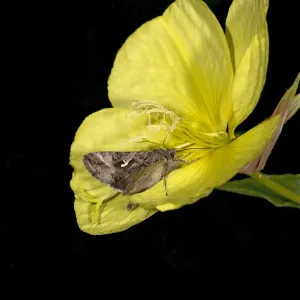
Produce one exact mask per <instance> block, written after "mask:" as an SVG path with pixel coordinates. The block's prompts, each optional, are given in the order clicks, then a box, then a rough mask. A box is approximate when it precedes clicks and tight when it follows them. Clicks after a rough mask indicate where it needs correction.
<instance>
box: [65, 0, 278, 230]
mask: <svg viewBox="0 0 300 300" xmlns="http://www.w3.org/2000/svg"><path fill="white" fill-rule="evenodd" d="M267 9H268V1H267V0H234V1H233V3H232V5H231V7H230V10H229V13H228V16H227V20H226V34H224V32H223V30H222V28H221V26H220V24H219V23H218V21H217V19H216V18H215V16H214V15H213V13H212V12H211V11H210V9H209V8H208V6H207V5H206V4H205V3H204V2H203V1H200V0H177V1H175V2H174V3H172V4H171V5H170V6H169V7H168V8H167V9H166V11H165V12H164V14H163V15H162V16H159V17H157V18H155V19H153V20H151V21H149V22H147V23H145V24H143V25H142V26H141V27H140V28H138V29H137V30H136V31H135V32H134V33H133V34H132V35H131V36H130V37H129V38H128V39H127V40H126V42H125V43H124V45H123V46H122V48H121V49H120V50H119V52H118V54H117V56H116V60H115V62H114V66H113V69H112V72H111V75H110V77H109V81H108V92H109V99H110V101H111V103H112V105H113V107H114V108H110V109H103V110H100V111H98V112H96V113H94V114H92V115H90V116H88V117H87V118H86V119H85V120H84V122H83V123H82V125H81V126H80V128H79V129H78V132H77V133H76V136H75V140H74V142H73V144H72V147H71V156H70V163H71V165H72V166H73V168H74V173H73V178H72V181H71V187H72V189H73V191H74V193H75V212H76V217H77V222H78V225H79V227H80V228H81V229H82V230H83V231H85V232H88V233H90V234H107V233H113V232H118V231H122V230H125V229H127V228H129V227H131V226H133V225H135V224H137V223H139V222H141V221H143V220H145V219H146V218H147V217H149V216H151V215H153V214H154V213H155V212H156V211H157V210H160V211H166V210H171V209H177V208H179V207H181V206H183V205H186V204H192V203H194V202H196V201H197V200H198V199H200V198H203V197H206V196H208V195H209V194H210V193H211V191H212V190H213V189H214V188H215V187H217V186H219V185H222V184H224V183H225V182H226V181H228V180H230V179H231V178H232V177H233V176H234V175H236V174H237V173H238V172H239V170H240V169H242V167H243V166H245V165H246V164H247V163H249V161H251V160H253V159H255V158H256V157H257V156H259V154H261V153H262V151H263V149H264V148H265V146H266V145H267V143H268V142H269V140H270V138H271V136H272V134H273V133H274V131H275V129H276V126H277V124H278V121H279V116H278V115H277V116H275V117H273V118H270V119H269V120H267V121H265V122H263V123H261V124H259V125H258V126H256V127H254V128H252V129H251V130H249V131H248V132H246V133H245V134H243V135H241V136H239V137H237V138H235V136H234V131H235V129H236V127H237V126H238V125H239V124H240V123H241V122H243V121H244V120H245V119H246V118H247V117H248V115H249V114H250V113H251V112H252V111H253V109H254V107H255V106H256V104H257V102H258V99H259V96H260V93H261V90H262V88H263V85H264V82H265V77H266V70H267V65H268V50H269V44H268V29H267V22H266V14H267ZM164 139H165V144H166V145H167V147H168V148H175V149H180V150H184V149H187V150H185V151H182V152H178V154H179V153H181V154H182V155H184V156H185V157H186V158H185V159H187V160H192V159H198V160H197V161H196V162H193V163H190V164H184V165H183V166H182V167H180V168H178V169H176V170H175V171H173V172H171V173H170V174H169V175H168V178H167V187H168V191H169V195H168V196H166V195H165V192H164V186H163V183H162V182H158V183H157V184H156V185H154V186H153V187H152V188H150V189H148V190H146V191H145V192H142V193H139V194H135V195H133V196H130V197H127V196H122V195H120V194H119V193H117V192H116V191H114V190H113V189H111V188H110V187H108V186H106V185H104V184H102V183H101V182H100V181H98V180H96V179H95V178H93V177H92V176H91V175H90V174H89V173H88V171H87V170H86V169H85V167H84V165H83V163H82V157H83V155H84V154H87V153H89V152H95V151H151V150H153V149H154V148H164V146H163V141H164ZM191 148H193V149H191ZM194 148H198V149H194ZM188 149H189V150H188ZM129 201H130V202H132V203H136V204H139V206H138V207H137V208H136V209H134V210H132V211H128V210H127V204H128V203H129Z"/></svg>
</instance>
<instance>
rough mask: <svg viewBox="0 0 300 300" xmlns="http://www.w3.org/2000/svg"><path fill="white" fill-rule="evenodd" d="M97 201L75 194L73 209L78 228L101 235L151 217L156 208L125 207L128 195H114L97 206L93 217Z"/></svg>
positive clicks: (126, 227) (124, 228)
mask: <svg viewBox="0 0 300 300" xmlns="http://www.w3.org/2000/svg"><path fill="white" fill-rule="evenodd" d="M96 205H97V203H92V202H88V201H86V200H83V199H81V198H80V197H78V196H76V198H75V203H74V209H75V213H76V218H77V223H78V226H79V228H80V229H81V230H82V231H84V232H86V233H89V234H93V235H102V234H110V233H115V232H120V231H123V230H126V229H128V228H130V227H132V226H134V225H136V224H138V223H140V222H142V221H144V220H146V219H147V218H149V217H151V216H152V215H153V214H154V213H155V212H157V211H156V210H149V211H148V210H145V209H143V208H141V207H137V208H135V209H133V210H132V211H129V210H128V209H127V205H128V197H123V196H121V195H118V196H116V197H115V198H113V199H112V200H110V201H106V202H104V203H102V205H101V206H100V207H99V212H98V215H97V216H98V217H97V218H96V219H95V213H96V210H95V208H96Z"/></svg>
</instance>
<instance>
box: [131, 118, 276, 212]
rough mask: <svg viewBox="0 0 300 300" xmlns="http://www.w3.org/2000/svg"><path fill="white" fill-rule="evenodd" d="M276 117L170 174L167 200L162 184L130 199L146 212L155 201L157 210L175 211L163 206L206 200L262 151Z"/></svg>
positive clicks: (273, 126) (271, 132)
mask: <svg viewBox="0 0 300 300" xmlns="http://www.w3.org/2000/svg"><path fill="white" fill-rule="evenodd" d="M279 117H280V116H279V115H278V116H276V117H273V118H271V119H269V120H267V121H265V122H263V123H261V124H259V125H258V126H256V127H254V128H252V129H251V130H249V131H248V132H246V133H245V134H243V135H241V136H240V137H238V138H237V139H236V140H234V141H233V142H232V143H230V144H227V145H225V146H222V147H220V148H218V149H216V150H214V151H210V152H208V154H207V155H206V156H204V157H203V158H201V159H200V160H198V161H196V162H193V163H191V164H186V165H183V167H182V168H180V169H177V170H175V171H173V172H171V173H170V174H169V175H168V178H167V188H168V193H169V195H168V196H165V194H164V187H163V183H162V182H159V183H157V184H156V185H155V186H153V187H152V188H151V189H149V190H147V191H145V192H143V193H140V194H136V195H133V196H132V199H133V201H134V202H135V203H140V204H141V205H142V206H143V207H145V208H146V207H153V204H154V203H156V202H157V199H160V203H161V204H159V205H158V207H157V209H160V210H163V211H164V210H166V209H174V208H173V206H171V205H170V206H168V205H166V204H168V203H173V204H176V205H186V204H191V203H194V202H196V201H197V200H198V199H199V198H203V197H206V196H207V195H209V193H210V192H211V191H212V189H213V188H215V187H217V186H219V185H222V184H224V183H225V182H226V181H228V180H230V179H231V178H232V177H233V176H235V175H236V174H237V173H238V172H239V170H240V169H241V168H242V167H243V166H244V165H246V164H247V163H248V162H249V161H250V160H252V159H254V158H256V157H257V156H258V155H259V154H260V153H261V152H262V151H263V149H264V148H265V146H266V145H267V143H268V142H269V140H270V138H271V137H272V134H273V133H274V131H275V129H276V126H277V125H278V122H279ZM163 201H164V202H165V203H162V202H163ZM164 204H165V205H164ZM161 205H162V206H161ZM178 207H179V206H178ZM175 208H176V207H175Z"/></svg>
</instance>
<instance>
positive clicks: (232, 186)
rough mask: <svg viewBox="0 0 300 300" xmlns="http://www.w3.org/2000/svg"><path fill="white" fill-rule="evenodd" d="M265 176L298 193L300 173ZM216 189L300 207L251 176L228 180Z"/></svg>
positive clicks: (284, 205)
mask: <svg viewBox="0 0 300 300" xmlns="http://www.w3.org/2000/svg"><path fill="white" fill-rule="evenodd" d="M265 176H267V177H268V178H269V179H271V180H272V181H273V182H274V183H276V184H278V185H280V186H282V187H284V188H286V189H288V190H290V191H291V192H293V193H295V194H297V195H300V174H285V175H265ZM217 189H218V190H221V191H226V192H232V193H236V194H241V195H247V196H252V197H258V198H263V199H265V200H267V201H269V202H271V203H272V204H273V205H275V206H277V207H294V208H300V204H297V203H296V202H294V201H291V200H289V199H288V198H286V197H284V196H281V195H278V194H277V193H275V192H274V191H272V190H270V189H268V188H267V187H266V186H264V185H263V184H262V183H261V182H259V181H257V180H255V179H253V178H247V179H242V180H234V181H229V182H227V183H225V184H224V185H222V186H220V187H218V188H217Z"/></svg>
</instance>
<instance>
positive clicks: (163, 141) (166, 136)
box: [163, 132, 170, 149]
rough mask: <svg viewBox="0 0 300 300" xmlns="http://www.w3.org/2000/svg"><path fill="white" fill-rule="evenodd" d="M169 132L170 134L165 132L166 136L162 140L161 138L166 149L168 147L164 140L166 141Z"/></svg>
mask: <svg viewBox="0 0 300 300" xmlns="http://www.w3.org/2000/svg"><path fill="white" fill-rule="evenodd" d="M169 134H170V132H168V133H167V135H166V137H165V138H164V140H163V145H164V147H165V148H166V149H168V147H167V146H166V144H165V141H166V139H167V138H168V137H169Z"/></svg>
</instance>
